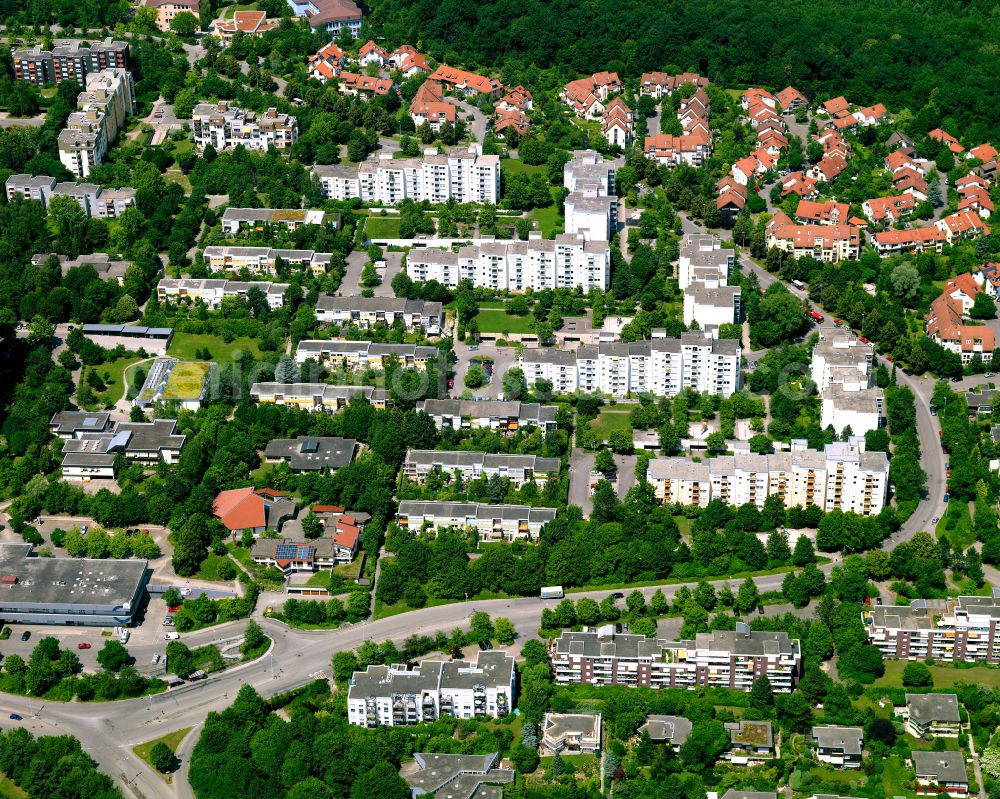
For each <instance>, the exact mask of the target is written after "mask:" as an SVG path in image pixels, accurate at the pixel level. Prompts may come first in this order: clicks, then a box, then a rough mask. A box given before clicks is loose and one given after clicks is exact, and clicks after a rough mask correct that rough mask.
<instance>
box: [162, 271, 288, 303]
mask: <svg viewBox="0 0 1000 799" xmlns="http://www.w3.org/2000/svg"><path fill="white" fill-rule="evenodd" d="M288 286H289V284H288V283H267V282H264V281H261V282H250V281H244V280H223V279H221V278H178V277H165V278H161V279H160V282H159V283H157V284H156V296H157V298H158V299H159V301H160V302H168V301H172V302H179V301H180V300H183V299H184V298H187V299H190V300H192V301H194V302H199V301H200V302H203V303H205V305H207V306H208V307H209V308H218V307H220V306H221V305H222V301H223V300H224V299H225V298H226V297H240V298H241V299H244V300H245V299H246V298H247V295H248V294H249V292H250V290H251V289H257V290H258V291H260V292H262V293H263V295H264V298H265V299H266V300H267V304H268V307H270V308H273V309H277V308H280V307H281V306H282V305H284V304H285V292H286V291H287V290H288Z"/></svg>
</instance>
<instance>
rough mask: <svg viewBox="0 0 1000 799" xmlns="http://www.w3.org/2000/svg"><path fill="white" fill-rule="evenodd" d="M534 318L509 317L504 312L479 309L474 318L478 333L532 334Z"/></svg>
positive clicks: (529, 316)
mask: <svg viewBox="0 0 1000 799" xmlns="http://www.w3.org/2000/svg"><path fill="white" fill-rule="evenodd" d="M534 321H535V320H534V317H532V316H531V315H528V316H511V315H510V314H508V313H507V312H506V311H502V310H499V309H496V310H494V309H492V308H481V309H480V310H479V313H478V314H477V316H476V323H477V324H478V325H479V332H480V333H503V332H504V331H505V330H506V331H507V332H508V333H532V332H534Z"/></svg>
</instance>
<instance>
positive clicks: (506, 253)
mask: <svg viewBox="0 0 1000 799" xmlns="http://www.w3.org/2000/svg"><path fill="white" fill-rule="evenodd" d="M406 272H407V274H408V275H409V276H410V278H411V279H412V280H414V281H417V282H420V283H422V282H426V281H428V280H436V281H438V282H439V283H441V284H442V285H444V286H447V287H448V288H455V287H456V286H458V283H459V281H460V280H471V281H472V284H473V285H475V286H482V287H484V288H492V289H496V290H499V291H504V290H506V291H525V290H526V289H529V288H530V289H532V290H534V291H541V290H542V289H547V288H549V289H551V288H577V287H579V288H581V289H583V290H584V291H590V290H591V289H600V290H601V291H604V290H605V289H606V288H607V287H608V285H609V283H610V280H611V253H610V249H609V245H608V242H607V241H587V240H586V239H585V238H584V237H583V236H581V235H574V234H571V233H563V234H560V235H558V236H556V238H555V239H552V240H550V239H542V237H541V234H540V233H538V232H532V233H531V234H529V239H528V241H512V242H499V241H498V242H490V243H485V244H480V245H473V246H467V247H462V248H461V249H460V250H459V251H458V252H457V253H456V252H452V251H451V250H443V249H439V248H436V247H426V248H423V249H413V250H410V252H409V253H408V254H407V257H406Z"/></svg>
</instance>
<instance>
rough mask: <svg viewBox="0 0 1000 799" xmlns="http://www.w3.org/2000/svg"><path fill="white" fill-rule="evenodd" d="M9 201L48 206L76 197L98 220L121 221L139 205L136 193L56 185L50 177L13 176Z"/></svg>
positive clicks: (9, 180) (92, 185)
mask: <svg viewBox="0 0 1000 799" xmlns="http://www.w3.org/2000/svg"><path fill="white" fill-rule="evenodd" d="M5 188H6V190H7V200H8V201H13V200H14V198H15V197H23V198H24V199H25V200H35V201H36V202H40V203H41V204H42V207H43V208H45V207H47V206H48V203H49V200H51V199H52V198H53V197H72V198H73V199H74V200H76V201H77V202H78V203H79V204H80V207H81V208H82V209H83V212H84V213H85V214H86V215H87V216H89V217H93V218H95V219H117V218H118V217H120V216H121V215H122V214H123V213H125V209H126V208H130V207H132V206H134V205H135V189H130V188H121V189H105V188H103V187H101V186H98V185H97V184H95V183H68V182H67V183H56V179H55V178H53V177H50V176H49V175H11V176H10V177H9V178H7V182H6V184H5Z"/></svg>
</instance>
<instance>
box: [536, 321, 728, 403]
mask: <svg viewBox="0 0 1000 799" xmlns="http://www.w3.org/2000/svg"><path fill="white" fill-rule="evenodd" d="M659 332H660V331H654V335H657V334H658V333H659ZM741 354H742V350H741V348H740V342H738V341H735V340H731V339H712V338H709V337H706V336H705V335H704V334H703V333H699V332H689V333H684V334H683V335H682V336H681V337H680V338H667V337H666V336H665V335H663V336H661V337H655V338H652V339H649V340H646V341H633V342H629V343H626V342H617V341H605V342H601V343H599V344H597V345H596V346H583V347H579V348H577V349H576V351H575V352H573V351H566V350H557V349H547V348H545V349H525V350H523V351H522V353H521V356H520V358H519V361H518V365H519V366H520V367H521V369H522V370H523V371H524V377H525V379H526V380H527V381H528V385H529V386H531V385H534V384H535V382H536V381H538V380H551V381H552V385H553V388H554V390H556V391H559V392H572V391H582V392H588V393H594V392H597V393H601V394H610V395H612V396H615V397H625V396H627V395H629V394H642V393H648V394H653V395H654V396H657V397H670V396H674V395H675V394H679V393H680V391H681V389H682V388H688V387H690V388H693V389H695V390H696V391H700V392H707V393H710V394H722V395H723V396H724V397H728V396H730V395H731V394H732V393H733V392H735V391H737V390H739V388H740V386H741V385H742V372H741V366H740V356H741Z"/></svg>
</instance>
